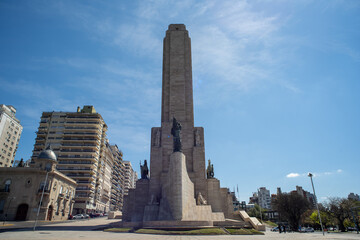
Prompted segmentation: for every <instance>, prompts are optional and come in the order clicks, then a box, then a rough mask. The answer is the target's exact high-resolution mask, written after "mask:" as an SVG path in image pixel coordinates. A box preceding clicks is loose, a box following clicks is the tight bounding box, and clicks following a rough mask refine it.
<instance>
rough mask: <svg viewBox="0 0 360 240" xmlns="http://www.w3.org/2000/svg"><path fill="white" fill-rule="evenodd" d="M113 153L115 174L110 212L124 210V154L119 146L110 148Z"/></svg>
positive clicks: (113, 176) (112, 180)
mask: <svg viewBox="0 0 360 240" xmlns="http://www.w3.org/2000/svg"><path fill="white" fill-rule="evenodd" d="M110 149H111V152H112V154H113V156H114V165H113V174H112V178H111V199H110V210H111V211H116V210H119V211H121V210H122V207H123V203H124V180H125V177H124V167H125V165H124V163H123V153H122V151H121V150H120V149H119V148H118V146H117V145H111V146H110Z"/></svg>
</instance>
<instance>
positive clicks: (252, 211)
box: [247, 204, 266, 220]
mask: <svg viewBox="0 0 360 240" xmlns="http://www.w3.org/2000/svg"><path fill="white" fill-rule="evenodd" d="M264 212H265V209H264V208H262V207H260V206H259V205H258V204H255V205H254V208H251V209H250V210H249V211H248V212H247V213H248V214H249V216H250V217H256V218H258V219H259V220H260V219H265V217H266V216H265V214H264ZM260 214H261V216H260Z"/></svg>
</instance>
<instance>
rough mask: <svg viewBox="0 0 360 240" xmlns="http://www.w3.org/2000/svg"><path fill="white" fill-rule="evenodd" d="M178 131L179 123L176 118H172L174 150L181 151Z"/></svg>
mask: <svg viewBox="0 0 360 240" xmlns="http://www.w3.org/2000/svg"><path fill="white" fill-rule="evenodd" d="M180 132H181V124H180V123H179V122H178V121H177V120H176V118H173V126H172V128H171V135H173V139H174V152H181V151H182V149H181V138H180Z"/></svg>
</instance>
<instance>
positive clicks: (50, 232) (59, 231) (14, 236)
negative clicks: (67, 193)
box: [0, 218, 360, 240]
mask: <svg viewBox="0 0 360 240" xmlns="http://www.w3.org/2000/svg"><path fill="white" fill-rule="evenodd" d="M118 221H119V220H118V219H111V220H109V219H106V218H99V219H91V220H85V221H68V222H66V223H56V224H51V225H46V226H41V227H39V228H38V230H37V231H35V232H33V231H32V229H31V230H30V229H25V230H19V231H18V230H16V231H10V232H3V233H0V239H7V240H23V239H30V240H32V239H33V240H37V239H39V240H52V239H54V240H55V239H56V240H72V239H81V240H84V239H86V240H88V239H90V240H92V239H94V240H95V239H96V240H99V239H101V240H106V239H109V240H112V239H114V240H115V239H116V240H119V239H121V240H134V239H139V240H142V239H144V240H145V239H146V240H155V239H156V240H158V239H159V240H202V239H204V240H205V239H209V240H219V239H220V240H222V239H225V240H235V239H244V240H245V239H246V240H247V239H262V240H267V239H274V240H275V239H294V240H308V239H349V240H352V239H358V240H359V239H360V235H357V234H356V233H331V234H326V235H325V236H324V237H323V236H322V234H321V233H285V234H284V233H282V234H279V233H278V232H270V231H269V230H267V231H266V232H265V235H250V236H249V235H242V236H235V235H220V236H218V235H217V236H169V235H149V234H136V233H111V232H103V231H101V230H99V231H95V230H94V229H98V228H101V227H103V226H105V225H107V224H110V223H113V222H118Z"/></svg>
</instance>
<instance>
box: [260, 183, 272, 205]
mask: <svg viewBox="0 0 360 240" xmlns="http://www.w3.org/2000/svg"><path fill="white" fill-rule="evenodd" d="M258 201H259V205H260V207H262V208H266V209H271V196H270V191H269V190H267V189H266V188H265V187H261V188H259V189H258Z"/></svg>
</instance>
